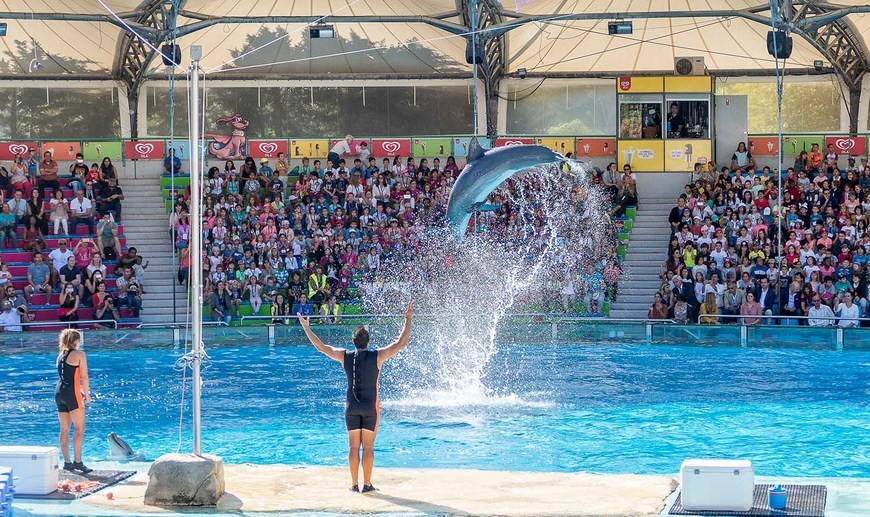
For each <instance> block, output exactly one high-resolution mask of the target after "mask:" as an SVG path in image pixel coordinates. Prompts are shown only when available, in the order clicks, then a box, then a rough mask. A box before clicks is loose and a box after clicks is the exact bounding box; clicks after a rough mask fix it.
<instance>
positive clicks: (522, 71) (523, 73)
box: [517, 68, 529, 79]
mask: <svg viewBox="0 0 870 517" xmlns="http://www.w3.org/2000/svg"><path fill="white" fill-rule="evenodd" d="M527 75H529V71H528V70H526V69H525V68H517V77H519V78H520V79H525V78H526V76H527Z"/></svg>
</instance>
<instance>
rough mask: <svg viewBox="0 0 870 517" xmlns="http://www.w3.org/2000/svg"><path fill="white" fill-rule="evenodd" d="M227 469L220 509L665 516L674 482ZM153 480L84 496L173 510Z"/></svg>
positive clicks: (110, 504) (142, 478)
mask: <svg viewBox="0 0 870 517" xmlns="http://www.w3.org/2000/svg"><path fill="white" fill-rule="evenodd" d="M224 468H225V475H226V486H227V495H225V496H224V499H225V500H224V501H222V503H223V504H222V505H221V507H220V508H218V509H217V510H218V511H220V510H224V511H228V510H241V511H244V512H303V511H304V512H336V513H365V514H376V513H392V514H396V513H403V514H408V513H412V514H439V515H444V514H449V515H503V516H532V515H534V516H545V515H595V516H611V515H612V516H629V515H631V516H643V515H657V514H659V513H660V512H661V510H662V508H663V506H664V500H665V499H666V498H667V497H668V496H669V495H670V494H671V492H672V491H673V488H674V485H675V484H674V483H673V481H672V480H671V477H669V476H636V475H618V476H616V475H597V474H562V473H530V472H492V471H478V470H435V469H432V470H418V469H376V470H375V477H374V479H373V481H374V483H375V486H377V487H378V488H379V491H378V492H376V493H374V494H365V495H363V494H356V493H352V492H350V491H349V490H348V488H349V486H350V481H349V475H348V473H347V470H346V469H343V468H337V467H310V468H293V467H287V466H254V465H225V466H224ZM147 484H148V476H147V474H145V473H142V474H138V475H136V476H134V477H133V478H131V479H129V480H128V481H127V482H125V483H123V484H121V485H118V486H114V487H110V488H109V489H107V490H104V491H102V492H100V493H98V494H95V495H94V496H91V497H88V498H86V499H84V500H83V501H82V502H83V503H85V504H87V505H89V506H95V507H97V508H105V509H109V508H111V509H113V510H121V511H129V512H135V513H153V514H160V513H171V512H173V509H172V508H157V507H149V506H145V505H144V504H143V503H142V501H143V497H144V494H145V487H146V486H147ZM108 493H111V494H112V497H113V498H112V499H111V500H110V499H108V497H107V494H108Z"/></svg>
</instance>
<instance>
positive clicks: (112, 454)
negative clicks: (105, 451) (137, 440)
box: [106, 433, 141, 461]
mask: <svg viewBox="0 0 870 517" xmlns="http://www.w3.org/2000/svg"><path fill="white" fill-rule="evenodd" d="M106 440H107V441H108V442H109V459H113V460H127V461H131V460H139V459H141V455H140V454H139V453H138V452H133V449H132V448H131V447H130V445H129V444H128V443H127V442H125V441H124V440H123V439H122V438H121V437H120V436H118V435H117V434H115V433H109V436H107V437H106Z"/></svg>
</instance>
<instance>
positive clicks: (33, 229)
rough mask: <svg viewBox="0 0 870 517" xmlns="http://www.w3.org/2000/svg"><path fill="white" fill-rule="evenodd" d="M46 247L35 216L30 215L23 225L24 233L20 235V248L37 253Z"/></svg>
mask: <svg viewBox="0 0 870 517" xmlns="http://www.w3.org/2000/svg"><path fill="white" fill-rule="evenodd" d="M45 248H46V244H45V239H44V238H43V237H42V229H40V228H39V223H37V221H36V217H33V216H31V217H30V219H29V220H28V221H27V225H26V226H25V227H24V233H23V234H22V236H21V249H23V250H24V251H30V252H33V253H39V252H41V251H42V250H44V249H45Z"/></svg>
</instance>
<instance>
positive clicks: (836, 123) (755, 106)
mask: <svg viewBox="0 0 870 517" xmlns="http://www.w3.org/2000/svg"><path fill="white" fill-rule="evenodd" d="M716 95H746V96H747V102H748V104H749V106H748V108H749V109H748V111H749V132H750V133H776V131H777V114H776V85H775V84H774V82H773V79H771V80H770V82H763V83H759V82H752V83H749V82H744V83H741V82H739V80H737V79H735V78H730V79H728V80H727V82H722V81H721V80H720V81H717V83H716ZM842 102H843V99H842V97H841V92H840V87H839V85H838V84H837V83H836V82H835V81H813V82H794V81H786V82H785V86H784V87H783V95H782V127H783V131H785V132H792V133H810V132H817V131H839V130H840V106H841V103H842ZM807 113H812V114H813V115H812V116H811V117H808V116H807Z"/></svg>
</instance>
